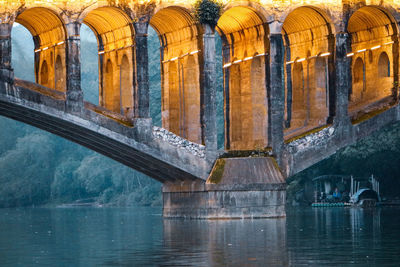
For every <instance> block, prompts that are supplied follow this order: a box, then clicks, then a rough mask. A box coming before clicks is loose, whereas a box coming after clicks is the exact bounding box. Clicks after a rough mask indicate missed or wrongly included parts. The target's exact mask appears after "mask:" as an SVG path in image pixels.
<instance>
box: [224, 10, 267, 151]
mask: <svg viewBox="0 0 400 267" xmlns="http://www.w3.org/2000/svg"><path fill="white" fill-rule="evenodd" d="M217 31H218V33H219V34H220V35H221V39H222V42H223V44H222V54H223V55H222V57H223V69H224V74H223V76H224V80H225V81H224V84H225V88H224V90H225V148H226V149H231V150H252V149H261V148H264V147H266V146H268V135H267V133H268V131H267V129H268V104H267V103H268V102H267V93H266V92H267V90H266V71H265V70H266V68H265V66H266V65H265V63H266V62H268V51H269V40H268V34H269V28H268V25H267V24H266V20H265V18H263V17H262V16H261V15H260V14H259V13H258V12H257V11H256V10H254V9H252V8H250V7H233V8H230V9H228V10H227V11H225V12H224V13H223V14H222V16H221V18H220V19H219V21H218V24H217ZM260 117H262V119H261V120H259V119H260Z"/></svg>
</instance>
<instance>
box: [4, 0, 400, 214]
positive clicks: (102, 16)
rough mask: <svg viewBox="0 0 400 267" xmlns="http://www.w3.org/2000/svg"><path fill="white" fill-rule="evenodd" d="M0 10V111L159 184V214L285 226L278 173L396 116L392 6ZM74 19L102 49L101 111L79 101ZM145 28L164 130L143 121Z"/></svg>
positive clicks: (35, 4)
mask: <svg viewBox="0 0 400 267" xmlns="http://www.w3.org/2000/svg"><path fill="white" fill-rule="evenodd" d="M0 2H1V6H0V115H3V116H6V117H9V118H12V119H15V120H19V121H22V122H24V123H28V124H31V125H33V126H36V127H38V128H41V129H44V130H46V131H49V132H52V133H54V134H57V135H59V136H62V137H64V138H66V139H69V140H71V141H73V142H76V143H78V144H81V145H83V146H86V147H88V148H90V149H92V150H95V151H97V152H99V153H101V154H104V155H106V156H108V157H110V158H113V159H115V160H117V161H119V162H121V163H122V164H125V165H127V166H129V167H131V168H133V169H136V170H138V171H140V172H142V173H144V174H146V175H148V176H150V177H152V178H154V179H157V180H158V181H160V182H162V183H163V198H164V216H166V217H191V218H247V217H251V218H254V217H279V216H285V209H284V206H285V179H286V178H287V177H289V176H292V175H294V174H296V173H298V172H300V171H302V170H304V169H305V168H308V167H310V166H312V165H313V164H315V163H317V162H319V161H321V160H323V159H325V158H327V157H329V156H330V155H332V154H333V153H335V152H336V151H337V150H338V149H340V148H342V147H344V146H347V145H350V144H352V143H354V142H356V141H357V140H359V139H361V138H363V137H365V136H368V135H369V134H370V133H372V132H373V131H375V130H377V129H379V128H381V127H382V126H384V125H387V124H389V123H393V122H395V121H398V120H399V105H398V103H399V101H398V100H399V94H398V85H399V59H400V58H399V56H400V55H399V32H398V23H399V22H400V3H398V1H359V2H357V1H334V0H331V1H315V0H308V1H295V0H294V1H274V0H265V1H254V2H253V1H222V2H220V4H218V3H217V2H215V1H200V2H198V1H178V0H175V1H174V0H172V1H156V0H154V1H153V0H149V1H91V0H88V1H68V2H65V1H56V0H51V1H43V2H41V1H33V0H32V1H30V0H27V1H23V2H21V1H0ZM204 5H208V7H207V8H205V6H204ZM14 23H19V24H21V25H23V26H24V27H25V28H27V29H28V30H29V31H30V33H31V34H32V37H33V41H34V45H35V48H34V51H32V53H34V55H35V61H34V69H35V79H36V82H35V83H32V82H28V81H24V80H21V79H18V78H15V77H14V70H13V66H12V64H11V49H12V45H11V31H12V26H13V24H14ZM83 23H84V24H86V25H88V26H89V27H90V28H91V30H92V31H93V32H94V33H95V35H96V37H97V42H98V62H99V102H98V105H94V104H91V103H87V102H84V101H83V91H82V89H81V64H80V26H81V25H82V24H83ZM149 26H151V27H153V28H154V29H155V30H156V32H157V34H158V36H159V40H160V51H161V58H160V64H161V78H162V79H161V80H162V82H161V88H160V90H161V93H162V103H161V107H162V111H161V112H162V114H161V115H162V116H161V117H162V127H156V126H154V125H153V122H152V120H151V118H150V112H149V109H150V104H149V77H148V71H149V70H148V53H152V51H149V49H148V46H147V31H148V27H149ZM216 34H219V35H220V36H221V39H222V42H223V47H222V51H216V48H215V38H216V37H215V36H216ZM216 53H222V57H223V64H222V65H221V66H217V64H216V62H215V56H216ZM217 68H221V69H222V71H223V78H224V88H223V90H224V127H225V138H224V148H223V149H218V147H217V115H216V114H217V103H216V90H217V88H216V78H217V77H216V70H217Z"/></svg>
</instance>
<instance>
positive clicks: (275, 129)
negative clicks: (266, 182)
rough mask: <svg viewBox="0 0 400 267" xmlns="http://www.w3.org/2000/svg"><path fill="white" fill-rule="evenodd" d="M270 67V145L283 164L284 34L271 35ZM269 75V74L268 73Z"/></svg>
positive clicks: (279, 161)
mask: <svg viewBox="0 0 400 267" xmlns="http://www.w3.org/2000/svg"><path fill="white" fill-rule="evenodd" d="M269 54H270V56H269V57H270V65H269V77H267V78H268V79H269V83H268V84H269V90H268V91H269V94H268V101H269V104H270V108H269V118H270V123H269V125H268V131H269V133H268V136H269V138H270V140H269V143H270V144H271V146H272V150H273V154H274V156H275V157H276V159H277V160H278V163H279V164H280V163H281V154H282V149H283V144H284V143H283V120H284V112H285V100H284V92H285V89H284V72H283V68H284V46H283V39H282V34H280V33H272V34H271V35H270V53H269ZM267 73H268V72H267Z"/></svg>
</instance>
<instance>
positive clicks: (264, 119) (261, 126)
mask: <svg viewBox="0 0 400 267" xmlns="http://www.w3.org/2000/svg"><path fill="white" fill-rule="evenodd" d="M250 72H251V77H250V85H251V89H252V91H251V98H252V99H251V103H252V104H253V110H252V114H251V115H252V116H250V117H251V118H252V125H249V128H250V129H252V130H253V140H254V146H255V148H263V147H264V146H265V145H266V144H265V140H264V138H265V137H266V136H267V127H266V126H267V125H268V114H267V109H266V108H265V107H267V106H268V102H267V91H266V89H265V86H263V84H262V83H260V81H261V80H262V79H264V78H265V67H264V65H263V64H262V62H261V58H260V57H256V58H255V59H254V60H253V61H252V62H251V70H250Z"/></svg>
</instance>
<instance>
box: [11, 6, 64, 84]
mask: <svg viewBox="0 0 400 267" xmlns="http://www.w3.org/2000/svg"><path fill="white" fill-rule="evenodd" d="M15 21H16V22H17V23H18V24H20V25H22V26H24V27H25V28H26V29H27V30H28V31H29V32H30V33H31V35H32V36H33V42H34V49H33V53H34V69H35V71H34V72H35V81H36V82H37V83H40V84H41V85H43V86H46V87H49V88H52V89H56V90H59V91H65V90H66V70H65V64H62V62H65V58H66V54H65V51H66V50H65V45H66V33H65V29H64V25H63V23H62V21H61V19H60V18H59V17H58V16H57V15H56V14H55V13H53V12H52V11H51V10H49V9H47V8H43V7H34V8H30V9H26V10H25V11H23V12H21V13H20V14H18V16H17V17H16V20H15ZM58 58H59V59H60V60H59V61H58V62H60V61H61V65H58V66H56V64H57V63H56V62H57V60H56V59H58ZM63 66H64V67H63ZM57 68H61V70H60V69H57ZM16 73H19V72H18V71H16ZM22 75H23V77H21V78H24V76H25V75H24V74H22ZM42 75H45V77H44V76H42Z"/></svg>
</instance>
